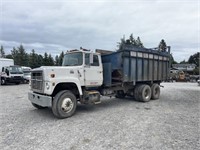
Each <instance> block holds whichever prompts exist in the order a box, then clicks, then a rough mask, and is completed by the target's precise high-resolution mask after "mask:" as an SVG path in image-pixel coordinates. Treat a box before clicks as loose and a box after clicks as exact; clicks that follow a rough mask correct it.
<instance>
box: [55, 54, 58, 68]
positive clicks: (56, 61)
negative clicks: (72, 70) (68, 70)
mask: <svg viewBox="0 0 200 150" xmlns="http://www.w3.org/2000/svg"><path fill="white" fill-rule="evenodd" d="M55 66H59V57H58V55H56V57H55Z"/></svg>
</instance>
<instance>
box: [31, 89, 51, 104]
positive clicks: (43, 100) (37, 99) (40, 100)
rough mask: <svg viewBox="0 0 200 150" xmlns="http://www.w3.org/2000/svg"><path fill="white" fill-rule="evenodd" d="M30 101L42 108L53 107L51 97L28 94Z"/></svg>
mask: <svg viewBox="0 0 200 150" xmlns="http://www.w3.org/2000/svg"><path fill="white" fill-rule="evenodd" d="M28 99H29V100H30V101H31V102H32V103H34V104H37V105H39V106H42V107H51V106H52V97H51V96H46V95H41V94H36V93H33V92H28Z"/></svg>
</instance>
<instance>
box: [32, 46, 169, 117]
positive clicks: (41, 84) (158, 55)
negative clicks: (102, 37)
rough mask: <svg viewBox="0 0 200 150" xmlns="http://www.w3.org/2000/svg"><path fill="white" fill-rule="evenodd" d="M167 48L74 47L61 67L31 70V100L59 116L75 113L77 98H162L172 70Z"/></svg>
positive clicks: (91, 100)
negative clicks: (82, 48) (164, 81)
mask: <svg viewBox="0 0 200 150" xmlns="http://www.w3.org/2000/svg"><path fill="white" fill-rule="evenodd" d="M169 55H170V48H168V50H167V51H166V52H159V51H156V50H152V49H145V48H137V47H133V46H126V47H124V49H123V50H119V51H117V52H111V51H110V52H108V51H102V50H96V52H95V53H93V52H91V51H87V50H72V51H70V52H67V53H66V54H65V56H64V58H63V64H62V66H60V67H40V68H37V69H33V70H32V72H31V84H30V89H31V91H30V92H29V93H28V97H29V100H30V101H31V103H32V104H33V106H35V107H36V108H38V109H41V108H45V107H51V109H52V112H53V114H54V115H55V116H56V117H58V118H66V117H70V116H72V115H73V114H74V113H75V110H76V106H77V102H80V103H81V104H98V103H100V102H101V99H100V97H101V96H113V95H114V96H116V97H117V98H124V97H125V96H131V97H133V98H134V99H136V100H138V101H142V102H148V101H150V99H159V97H160V83H161V82H162V81H163V80H166V79H167V76H168V73H169Z"/></svg>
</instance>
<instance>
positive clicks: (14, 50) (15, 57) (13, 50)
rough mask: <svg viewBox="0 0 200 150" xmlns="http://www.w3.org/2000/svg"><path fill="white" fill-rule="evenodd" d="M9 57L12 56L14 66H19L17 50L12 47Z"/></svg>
mask: <svg viewBox="0 0 200 150" xmlns="http://www.w3.org/2000/svg"><path fill="white" fill-rule="evenodd" d="M11 55H12V58H13V59H14V63H15V65H20V64H19V63H20V62H19V52H18V50H17V49H16V48H15V47H13V49H12V50H11Z"/></svg>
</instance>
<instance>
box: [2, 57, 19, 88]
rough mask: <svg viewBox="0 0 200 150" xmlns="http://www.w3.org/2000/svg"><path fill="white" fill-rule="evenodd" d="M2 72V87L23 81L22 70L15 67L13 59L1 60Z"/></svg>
mask: <svg viewBox="0 0 200 150" xmlns="http://www.w3.org/2000/svg"><path fill="white" fill-rule="evenodd" d="M0 71H1V72H0V77H1V85H4V84H7V83H15V84H20V82H22V81H23V72H22V68H21V67H20V66H16V65H14V61H13V59H6V58H0Z"/></svg>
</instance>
